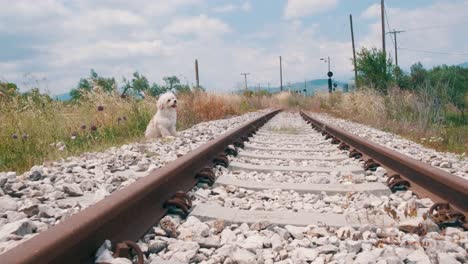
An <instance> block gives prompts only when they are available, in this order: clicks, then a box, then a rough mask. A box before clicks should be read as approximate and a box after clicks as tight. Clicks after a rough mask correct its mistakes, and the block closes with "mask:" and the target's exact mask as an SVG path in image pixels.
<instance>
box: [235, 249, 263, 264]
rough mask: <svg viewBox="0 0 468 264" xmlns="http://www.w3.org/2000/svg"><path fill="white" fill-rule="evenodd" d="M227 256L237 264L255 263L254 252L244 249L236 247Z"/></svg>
mask: <svg viewBox="0 0 468 264" xmlns="http://www.w3.org/2000/svg"><path fill="white" fill-rule="evenodd" d="M229 257H230V258H231V259H232V260H233V261H234V263H237V264H251V263H256V259H257V258H256V256H255V254H253V253H251V252H249V251H248V250H246V249H242V248H236V249H235V250H234V251H233V252H231V254H230V255H229Z"/></svg>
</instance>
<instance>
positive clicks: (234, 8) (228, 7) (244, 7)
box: [212, 1, 252, 13]
mask: <svg viewBox="0 0 468 264" xmlns="http://www.w3.org/2000/svg"><path fill="white" fill-rule="evenodd" d="M251 9H252V6H251V4H250V2H248V1H246V2H244V3H242V4H239V5H236V4H225V5H222V6H216V7H214V8H213V9H212V11H213V12H215V13H231V12H238V11H244V12H247V11H250V10H251Z"/></svg>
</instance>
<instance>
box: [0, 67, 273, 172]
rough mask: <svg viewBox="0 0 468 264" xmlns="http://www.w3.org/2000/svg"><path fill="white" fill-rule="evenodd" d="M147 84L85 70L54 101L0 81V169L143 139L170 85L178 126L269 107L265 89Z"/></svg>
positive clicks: (138, 76)
mask: <svg viewBox="0 0 468 264" xmlns="http://www.w3.org/2000/svg"><path fill="white" fill-rule="evenodd" d="M164 81H165V84H163V85H158V84H152V85H150V84H149V82H148V80H147V79H146V77H144V76H143V75H141V74H139V73H135V74H133V77H132V78H131V79H130V80H126V79H124V82H123V83H124V84H123V87H118V85H117V82H116V81H115V79H114V78H106V77H102V76H99V75H98V74H97V73H96V72H95V71H93V70H92V71H91V74H90V76H89V77H88V78H83V79H81V80H80V81H79V84H78V85H77V88H76V89H74V90H73V91H72V93H71V95H72V99H71V100H70V101H58V100H54V99H53V98H51V97H50V96H49V95H47V94H42V93H40V92H39V89H32V90H31V91H28V92H26V93H20V92H19V91H18V88H17V87H16V85H15V84H13V83H6V82H3V83H0V124H1V129H0V142H1V144H0V171H17V172H23V171H25V170H28V169H29V168H30V167H32V166H33V165H38V164H42V163H43V162H51V161H54V160H57V159H60V158H64V157H67V156H72V155H79V154H80V153H83V152H89V151H99V150H104V149H106V148H109V147H111V146H120V145H122V144H125V143H129V142H135V141H142V140H144V131H145V129H146V126H147V124H148V122H149V120H150V119H151V118H152V116H153V115H154V114H155V113H156V101H157V96H158V95H160V94H162V93H164V92H166V91H169V90H172V91H174V92H175V93H176V94H177V96H178V98H179V102H180V103H179V106H178V109H177V111H178V120H177V128H178V130H183V129H186V128H189V127H191V126H193V125H194V124H197V123H200V122H203V121H209V120H214V119H221V118H226V117H229V116H233V115H240V114H243V113H246V112H249V111H254V110H257V109H261V108H264V107H268V106H271V105H270V104H271V103H272V102H273V101H274V100H271V99H270V98H271V95H270V94H268V93H255V94H254V93H246V94H244V95H221V94H213V93H206V92H205V91H204V90H203V88H200V89H194V88H190V87H189V86H187V85H182V84H181V83H180V80H179V79H178V78H177V77H175V76H171V77H166V78H164Z"/></svg>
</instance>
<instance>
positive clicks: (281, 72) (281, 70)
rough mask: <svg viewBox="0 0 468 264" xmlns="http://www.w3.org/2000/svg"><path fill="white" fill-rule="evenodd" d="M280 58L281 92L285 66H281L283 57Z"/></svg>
mask: <svg viewBox="0 0 468 264" xmlns="http://www.w3.org/2000/svg"><path fill="white" fill-rule="evenodd" d="M279 58H280V91H281V92H282V91H283V66H282V65H281V56H279Z"/></svg>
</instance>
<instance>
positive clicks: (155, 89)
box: [148, 83, 168, 97]
mask: <svg viewBox="0 0 468 264" xmlns="http://www.w3.org/2000/svg"><path fill="white" fill-rule="evenodd" d="M167 91H168V89H166V87H164V86H160V85H158V84H156V83H153V85H151V87H150V88H149V90H148V93H149V94H150V95H151V96H155V97H156V96H159V95H161V94H163V93H165V92H167Z"/></svg>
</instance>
